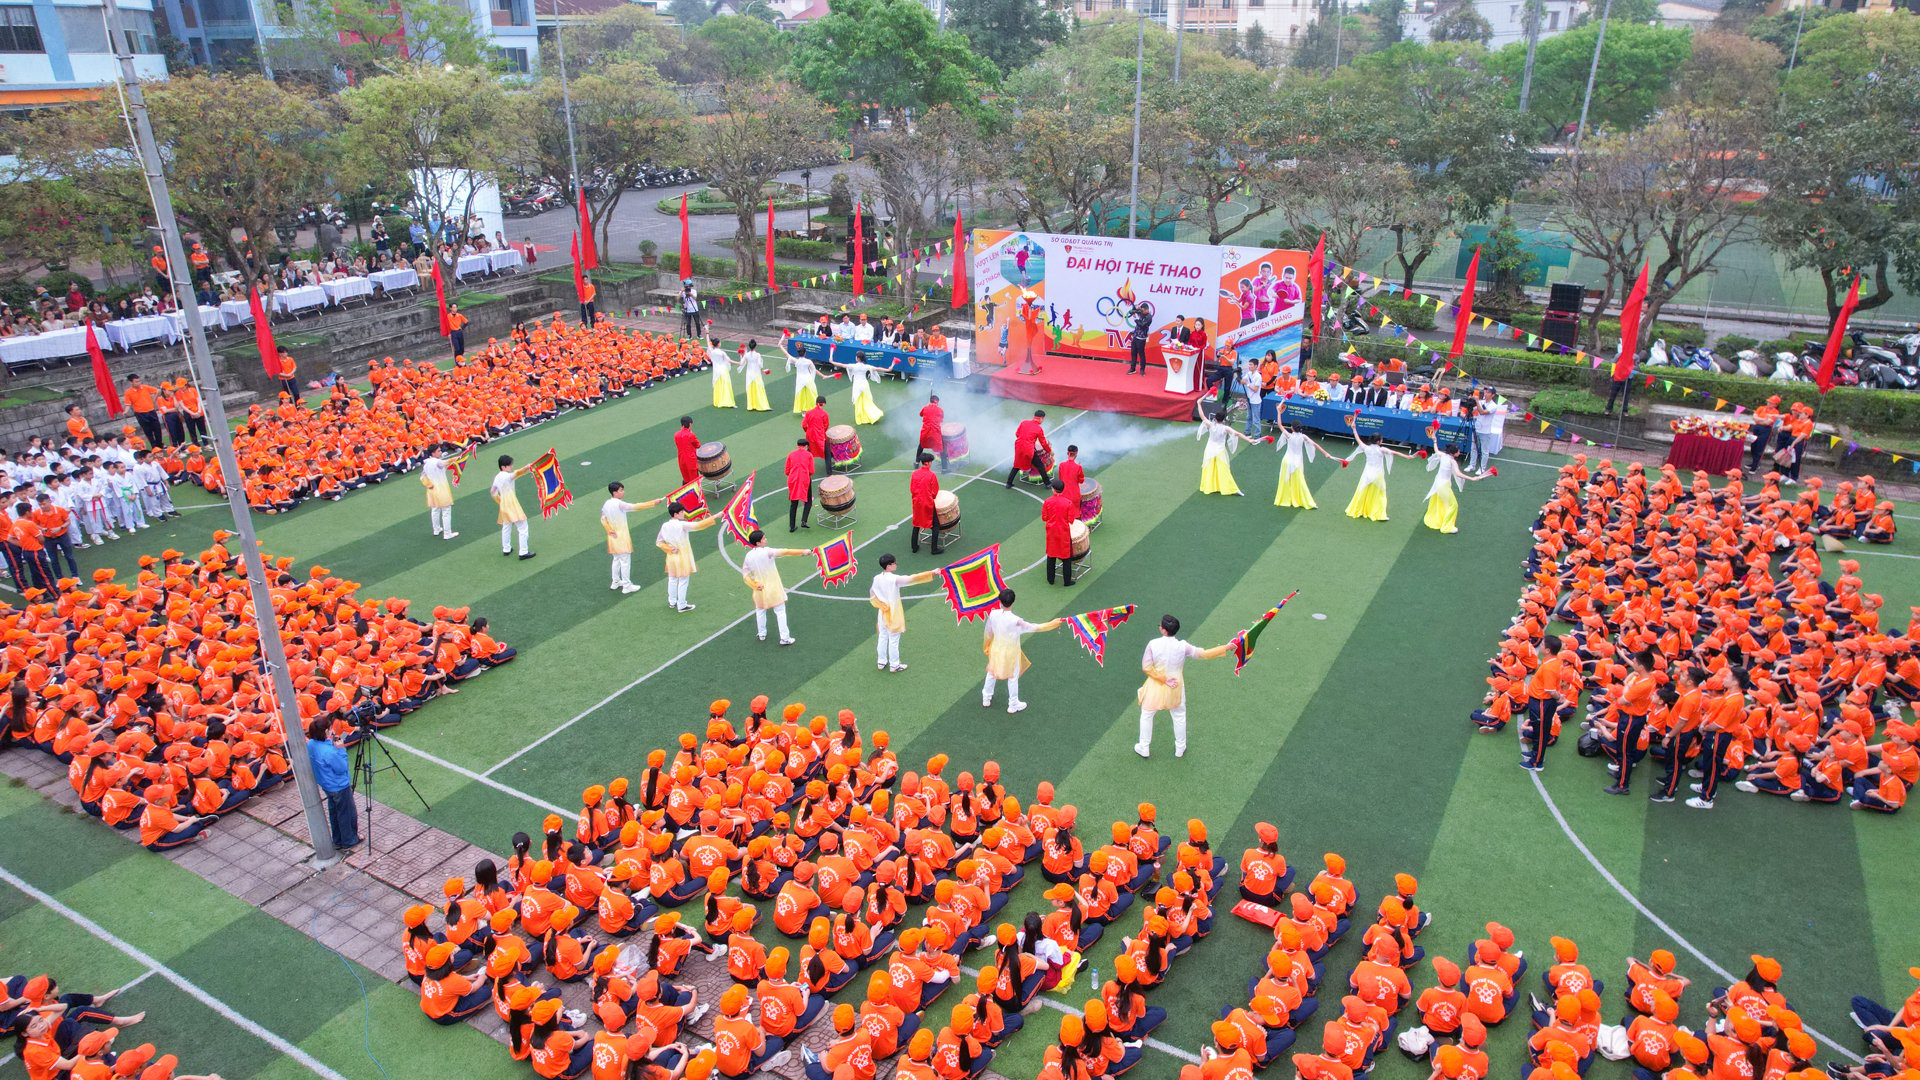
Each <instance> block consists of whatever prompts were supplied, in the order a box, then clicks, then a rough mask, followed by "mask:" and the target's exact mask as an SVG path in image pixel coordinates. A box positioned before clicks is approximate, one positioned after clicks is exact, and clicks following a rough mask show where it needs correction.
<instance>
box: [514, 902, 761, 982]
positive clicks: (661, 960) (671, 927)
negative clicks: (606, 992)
mask: <svg viewBox="0 0 1920 1080" xmlns="http://www.w3.org/2000/svg"><path fill="white" fill-rule="evenodd" d="M524 924H525V922H524V920H522V925H524ZM652 929H653V940H652V941H650V942H648V943H647V968H648V970H650V971H658V972H659V973H660V975H661V977H663V978H668V979H671V978H673V977H674V976H676V975H678V974H680V969H681V967H682V966H683V965H685V963H686V960H687V954H688V953H691V952H694V951H695V950H698V951H699V952H701V953H704V954H705V955H706V958H707V961H708V962H709V963H711V962H713V961H715V960H718V959H720V957H722V956H724V955H726V950H724V949H721V948H719V947H718V946H715V945H713V944H711V943H709V942H706V941H703V940H701V938H700V935H699V933H698V932H696V931H695V930H694V929H693V928H691V927H688V926H684V925H682V924H681V922H680V913H679V912H677V911H665V912H661V913H660V914H659V915H658V916H655V918H654V920H653V928H652Z"/></svg>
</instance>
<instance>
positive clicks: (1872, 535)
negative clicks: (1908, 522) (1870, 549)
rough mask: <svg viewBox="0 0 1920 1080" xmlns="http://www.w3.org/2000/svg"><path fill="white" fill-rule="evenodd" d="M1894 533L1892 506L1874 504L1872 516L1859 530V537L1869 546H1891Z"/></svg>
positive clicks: (1885, 503)
mask: <svg viewBox="0 0 1920 1080" xmlns="http://www.w3.org/2000/svg"><path fill="white" fill-rule="evenodd" d="M1895 532H1896V527H1895V526H1894V523H1893V504H1892V503H1890V502H1882V503H1876V504H1874V507H1873V514H1872V516H1871V517H1869V518H1867V520H1866V522H1865V524H1864V525H1863V526H1862V527H1861V528H1860V532H1859V537H1860V539H1862V540H1865V541H1866V542H1867V543H1869V544H1891V543H1893V537H1894V533H1895Z"/></svg>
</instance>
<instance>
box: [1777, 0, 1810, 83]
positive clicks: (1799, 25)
mask: <svg viewBox="0 0 1920 1080" xmlns="http://www.w3.org/2000/svg"><path fill="white" fill-rule="evenodd" d="M1812 2H1813V0H1800V17H1799V18H1798V19H1796V20H1794V23H1793V53H1792V55H1790V56H1788V57H1787V74H1789V75H1791V74H1793V65H1794V63H1795V62H1797V61H1798V60H1799V59H1800V31H1802V30H1805V29H1806V28H1807V5H1808V4H1810V3H1812ZM1780 92H1781V93H1783V94H1784V93H1786V90H1785V89H1784V88H1782V89H1781V91H1780Z"/></svg>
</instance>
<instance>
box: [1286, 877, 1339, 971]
mask: <svg viewBox="0 0 1920 1080" xmlns="http://www.w3.org/2000/svg"><path fill="white" fill-rule="evenodd" d="M1287 906H1288V911H1287V914H1285V915H1282V916H1281V917H1280V921H1278V922H1276V923H1274V924H1273V936H1274V940H1276V941H1278V940H1280V939H1281V938H1283V937H1285V936H1286V935H1287V933H1288V932H1289V931H1291V932H1292V935H1293V938H1294V942H1295V943H1294V944H1293V945H1292V946H1290V947H1288V949H1287V951H1288V952H1294V951H1295V950H1302V951H1304V952H1305V953H1306V954H1307V956H1308V957H1310V958H1311V959H1312V961H1313V969H1314V974H1313V978H1314V981H1315V982H1318V981H1319V980H1320V978H1321V974H1322V971H1323V965H1322V962H1321V961H1322V959H1323V958H1324V957H1325V956H1326V955H1327V952H1328V950H1330V949H1332V948H1333V940H1332V937H1331V932H1332V925H1333V924H1334V923H1335V922H1337V920H1335V919H1334V918H1333V916H1332V913H1331V912H1327V911H1323V910H1321V909H1319V908H1316V907H1314V905H1313V900H1312V898H1311V897H1309V896H1308V895H1307V894H1306V893H1303V892H1297V893H1294V894H1292V895H1291V896H1290V897H1288V900H1287ZM1323 916H1324V918H1323Z"/></svg>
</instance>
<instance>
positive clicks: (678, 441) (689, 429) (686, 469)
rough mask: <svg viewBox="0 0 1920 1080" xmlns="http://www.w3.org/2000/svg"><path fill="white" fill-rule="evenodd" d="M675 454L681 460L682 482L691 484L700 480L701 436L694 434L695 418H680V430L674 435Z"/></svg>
mask: <svg viewBox="0 0 1920 1080" xmlns="http://www.w3.org/2000/svg"><path fill="white" fill-rule="evenodd" d="M673 452H674V455H675V456H676V457H678V458H679V460H680V482H681V483H683V484H690V483H692V482H693V481H695V480H697V479H699V478H700V456H699V455H700V436H698V435H695V434H694V433H693V417H691V416H683V417H681V418H680V430H679V431H676V432H674V433H673Z"/></svg>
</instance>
